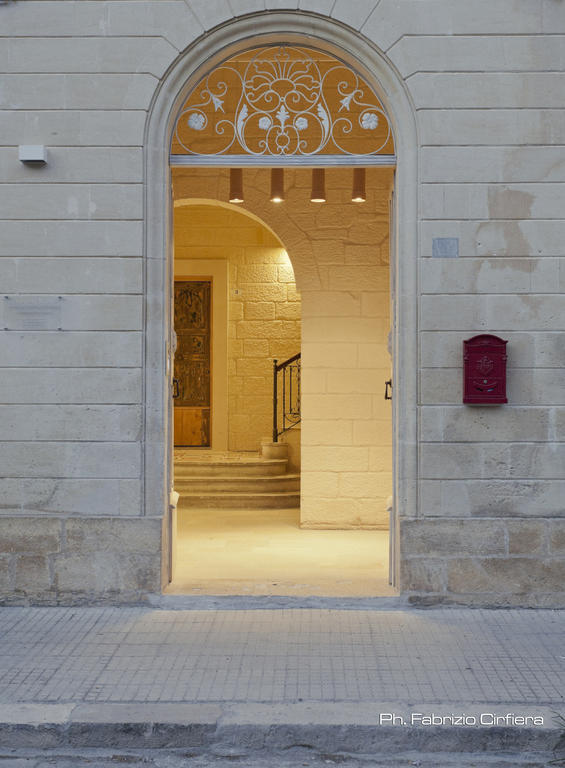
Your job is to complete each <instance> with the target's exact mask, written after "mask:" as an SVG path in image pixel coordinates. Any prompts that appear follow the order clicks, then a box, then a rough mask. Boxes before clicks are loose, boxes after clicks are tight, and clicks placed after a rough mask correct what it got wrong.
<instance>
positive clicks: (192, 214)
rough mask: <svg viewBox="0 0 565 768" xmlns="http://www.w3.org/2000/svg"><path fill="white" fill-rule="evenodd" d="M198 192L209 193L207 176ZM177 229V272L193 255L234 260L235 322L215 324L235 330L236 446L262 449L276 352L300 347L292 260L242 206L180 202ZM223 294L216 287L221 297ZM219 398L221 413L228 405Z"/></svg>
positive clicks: (232, 403) (287, 353)
mask: <svg viewBox="0 0 565 768" xmlns="http://www.w3.org/2000/svg"><path fill="white" fill-rule="evenodd" d="M210 173H211V174H213V173H214V172H210ZM175 186H178V185H177V184H176V182H175ZM188 191H189V190H188V189H187V188H186V187H185V188H184V192H185V193H186V192H188ZM196 192H198V193H200V194H201V193H202V186H201V184H200V183H199V184H198V185H197V186H196V187H195V188H194V189H193V194H194V193H196ZM174 228H175V271H176V273H177V275H178V274H179V272H183V273H185V274H186V272H187V271H188V272H189V273H190V261H191V260H193V259H198V260H200V261H201V262H202V261H203V260H208V259H221V260H226V261H227V262H228V268H229V281H228V327H227V329H213V335H214V334H216V333H226V332H227V335H228V344H227V352H228V361H227V365H228V448H229V450H230V451H257V450H258V449H259V446H260V444H261V439H262V438H265V437H267V438H268V437H270V436H271V434H272V424H273V358H278V360H279V361H281V362H282V361H283V360H286V359H287V358H289V357H291V356H292V355H295V354H296V353H297V352H300V296H299V294H298V292H297V290H296V284H295V282H294V273H293V271H292V265H291V263H290V260H289V258H288V255H287V253H286V251H285V250H284V248H283V247H282V244H281V242H280V240H279V239H278V238H277V237H276V236H275V235H274V233H273V232H271V231H270V230H269V229H268V228H267V227H265V226H264V225H262V224H261V223H260V222H259V221H258V220H256V219H254V218H251V217H249V216H247V215H245V213H243V212H240V211H239V210H238V209H237V208H236V207H235V206H232V207H231V209H230V208H227V207H221V206H219V205H213V204H209V205H188V204H187V205H177V206H176V208H175V222H174ZM223 299H224V297H222V296H217V295H216V294H215V293H213V299H212V300H213V301H222V300H223ZM212 343H214V342H213V340H212ZM212 375H213V376H214V371H213V372H212ZM214 390H215V387H213V393H214ZM212 397H213V402H212V419H215V418H218V414H219V413H220V409H219V408H217V407H216V404H215V402H214V394H213V395H212ZM218 405H219V404H218ZM212 447H214V446H212Z"/></svg>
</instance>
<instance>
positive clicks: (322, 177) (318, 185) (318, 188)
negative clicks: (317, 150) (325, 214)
mask: <svg viewBox="0 0 565 768" xmlns="http://www.w3.org/2000/svg"><path fill="white" fill-rule="evenodd" d="M310 202H311V203H325V202H326V170H325V168H313V169H312V193H311V195H310Z"/></svg>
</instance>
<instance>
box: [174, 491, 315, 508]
mask: <svg viewBox="0 0 565 768" xmlns="http://www.w3.org/2000/svg"><path fill="white" fill-rule="evenodd" d="M179 494H180V499H179V506H181V507H182V506H183V505H184V506H189V507H220V508H232V509H294V508H297V509H298V508H299V507H300V491H281V492H278V493H250V492H248V493H233V492H231V491H220V492H219V493H192V492H183V491H179Z"/></svg>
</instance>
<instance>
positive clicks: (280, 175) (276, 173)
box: [271, 168, 284, 203]
mask: <svg viewBox="0 0 565 768" xmlns="http://www.w3.org/2000/svg"><path fill="white" fill-rule="evenodd" d="M283 200H284V168H271V202H272V203H282V202H283Z"/></svg>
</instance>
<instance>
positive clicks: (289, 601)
mask: <svg viewBox="0 0 565 768" xmlns="http://www.w3.org/2000/svg"><path fill="white" fill-rule="evenodd" d="M146 599H147V603H148V604H149V605H150V606H151V607H153V608H163V609H167V610H173V611H175V610H176V611H254V610H255V611H261V610H277V609H279V610H297V609H312V608H314V609H316V608H318V609H321V610H340V611H379V610H380V611H395V610H399V609H405V608H408V607H409V603H408V600H407V599H406V598H404V597H401V596H400V595H398V594H396V595H391V596H390V597H317V596H315V595H313V596H299V597H296V596H294V595H289V596H285V595H166V594H163V595H156V594H150V595H147V598H146Z"/></svg>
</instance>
